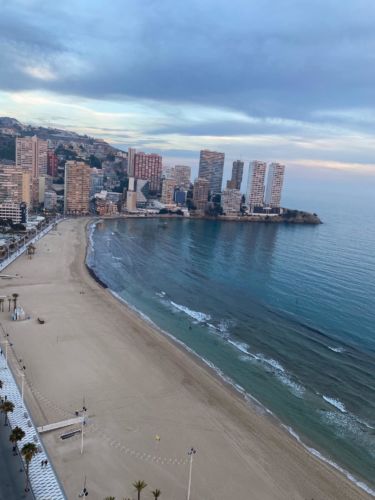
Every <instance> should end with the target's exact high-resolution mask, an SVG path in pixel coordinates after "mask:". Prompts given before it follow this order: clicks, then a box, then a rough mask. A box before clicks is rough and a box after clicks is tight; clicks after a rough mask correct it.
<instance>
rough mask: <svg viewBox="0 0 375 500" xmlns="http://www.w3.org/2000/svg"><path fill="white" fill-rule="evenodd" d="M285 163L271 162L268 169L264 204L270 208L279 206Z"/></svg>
mask: <svg viewBox="0 0 375 500" xmlns="http://www.w3.org/2000/svg"><path fill="white" fill-rule="evenodd" d="M284 172H285V165H281V164H280V163H271V165H270V166H269V169H268V176H267V188H266V196H265V204H266V206H267V207H270V208H280V203H281V193H282V189H283V183H284Z"/></svg>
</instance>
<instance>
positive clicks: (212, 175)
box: [198, 149, 225, 194]
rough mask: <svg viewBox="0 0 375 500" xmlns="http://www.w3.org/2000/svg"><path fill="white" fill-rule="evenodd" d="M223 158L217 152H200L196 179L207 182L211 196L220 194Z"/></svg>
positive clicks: (221, 154)
mask: <svg viewBox="0 0 375 500" xmlns="http://www.w3.org/2000/svg"><path fill="white" fill-rule="evenodd" d="M224 158H225V155H224V153H218V152H217V151H208V150H207V149H205V150H202V151H201V152H200V158H199V173H198V177H199V178H200V179H206V180H208V183H209V191H210V192H211V193H213V194H216V193H220V192H221V185H222V183H223V170H224Z"/></svg>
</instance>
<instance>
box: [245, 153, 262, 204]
mask: <svg viewBox="0 0 375 500" xmlns="http://www.w3.org/2000/svg"><path fill="white" fill-rule="evenodd" d="M266 169H267V164H266V163H265V162H263V161H257V160H255V161H252V162H250V164H249V177H248V180H247V190H246V203H247V205H248V207H249V209H250V211H253V210H254V208H256V207H263V204H264V201H263V198H264V179H265V175H266Z"/></svg>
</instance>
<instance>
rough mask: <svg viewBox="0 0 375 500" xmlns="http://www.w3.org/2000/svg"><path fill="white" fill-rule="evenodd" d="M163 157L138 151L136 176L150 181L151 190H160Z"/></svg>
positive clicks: (135, 159)
mask: <svg viewBox="0 0 375 500" xmlns="http://www.w3.org/2000/svg"><path fill="white" fill-rule="evenodd" d="M161 172H162V157H161V156H160V155H157V154H146V153H136V154H135V157H134V177H135V178H136V179H143V180H147V181H149V182H150V191H152V192H154V193H155V192H159V191H160V181H161Z"/></svg>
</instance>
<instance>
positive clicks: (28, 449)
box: [21, 443, 38, 491]
mask: <svg viewBox="0 0 375 500" xmlns="http://www.w3.org/2000/svg"><path fill="white" fill-rule="evenodd" d="M21 453H22V455H23V458H24V459H25V462H26V485H25V491H29V467H30V462H31V460H32V459H33V458H34V457H35V455H36V454H37V453H38V448H37V446H36V444H34V443H26V444H24V445H23V447H22V450H21Z"/></svg>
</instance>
